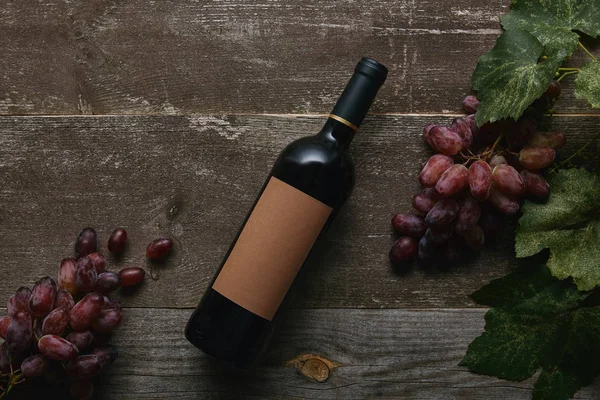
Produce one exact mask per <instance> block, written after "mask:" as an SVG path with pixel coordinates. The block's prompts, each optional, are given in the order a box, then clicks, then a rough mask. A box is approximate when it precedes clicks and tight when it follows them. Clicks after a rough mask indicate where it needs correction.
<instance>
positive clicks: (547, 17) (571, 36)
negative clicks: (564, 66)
mask: <svg viewBox="0 0 600 400" xmlns="http://www.w3.org/2000/svg"><path fill="white" fill-rule="evenodd" d="M511 10H512V11H511V12H510V13H508V14H506V15H504V16H503V17H502V18H501V22H502V26H503V27H504V29H506V30H510V29H523V30H525V31H527V32H529V33H531V34H532V35H534V36H535V37H536V38H537V39H538V40H539V41H540V42H541V43H542V44H543V45H544V46H546V48H548V49H554V50H560V49H563V50H566V51H567V55H571V54H573V52H574V51H575V50H576V49H577V43H578V42H579V35H578V34H577V33H576V32H574V31H580V32H583V33H585V34H587V35H590V36H592V37H597V36H600V2H598V0H513V2H512V4H511Z"/></svg>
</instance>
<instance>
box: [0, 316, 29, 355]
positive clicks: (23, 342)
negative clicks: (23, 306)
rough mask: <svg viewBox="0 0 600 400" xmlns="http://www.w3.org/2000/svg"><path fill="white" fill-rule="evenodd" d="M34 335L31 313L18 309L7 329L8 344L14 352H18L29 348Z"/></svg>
mask: <svg viewBox="0 0 600 400" xmlns="http://www.w3.org/2000/svg"><path fill="white" fill-rule="evenodd" d="M32 335H33V325H32V321H31V315H29V313H26V312H23V311H17V312H16V313H15V315H14V316H13V317H12V319H11V320H10V325H9V326H8V329H7V330H6V345H7V346H8V349H9V350H10V352H11V353H12V354H18V353H20V352H22V351H25V350H27V349H28V348H29V345H30V343H31V337H32Z"/></svg>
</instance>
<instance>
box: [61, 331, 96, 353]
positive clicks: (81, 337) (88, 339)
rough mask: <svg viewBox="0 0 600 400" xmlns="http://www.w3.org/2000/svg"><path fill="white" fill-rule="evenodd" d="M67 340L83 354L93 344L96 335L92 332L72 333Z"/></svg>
mask: <svg viewBox="0 0 600 400" xmlns="http://www.w3.org/2000/svg"><path fill="white" fill-rule="evenodd" d="M66 339H67V340H68V341H69V342H71V343H73V344H74V345H75V347H77V349H78V350H79V352H80V353H81V352H82V351H84V350H85V349H87V348H88V347H89V346H90V345H91V344H92V341H93V340H94V335H93V334H92V332H90V331H83V332H71V333H69V334H68V335H67V338H66Z"/></svg>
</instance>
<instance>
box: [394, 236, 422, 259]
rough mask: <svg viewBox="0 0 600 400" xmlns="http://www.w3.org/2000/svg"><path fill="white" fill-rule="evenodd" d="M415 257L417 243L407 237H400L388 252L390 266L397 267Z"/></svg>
mask: <svg viewBox="0 0 600 400" xmlns="http://www.w3.org/2000/svg"><path fill="white" fill-rule="evenodd" d="M416 255H417V241H416V240H415V239H414V238H412V237H408V236H402V237H401V238H400V239H398V240H397V241H396V243H394V246H392V249H391V250H390V260H391V261H392V264H395V265H398V264H402V263H404V262H407V261H410V260H412V259H413V258H415V256H416Z"/></svg>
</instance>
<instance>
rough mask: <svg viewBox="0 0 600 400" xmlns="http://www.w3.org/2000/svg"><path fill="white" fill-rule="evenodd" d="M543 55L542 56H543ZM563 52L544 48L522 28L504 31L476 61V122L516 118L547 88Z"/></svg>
mask: <svg viewBox="0 0 600 400" xmlns="http://www.w3.org/2000/svg"><path fill="white" fill-rule="evenodd" d="M543 56H545V57H543ZM565 57H566V52H565V51H564V50H559V51H556V52H553V53H548V52H547V51H545V48H544V46H543V45H542V44H541V43H540V42H539V40H537V39H536V38H535V37H534V36H533V35H531V34H530V33H528V32H525V31H523V30H518V29H516V30H510V31H506V32H504V33H503V34H502V35H500V37H499V38H498V40H497V41H496V45H495V46H494V48H493V49H492V50H491V51H490V52H489V53H486V54H484V55H482V56H481V57H480V58H479V60H478V61H477V66H476V67H475V71H474V72H473V76H472V82H471V83H472V86H473V89H474V90H476V91H477V96H478V97H479V100H481V105H480V106H479V109H478V110H477V115H476V116H475V121H476V122H477V125H483V124H484V123H486V122H488V121H491V122H494V121H497V120H500V119H503V118H507V117H511V118H513V119H518V118H519V117H520V116H521V115H522V114H523V111H525V109H526V108H527V107H528V106H529V105H530V104H531V103H532V102H533V101H534V100H535V99H537V98H538V97H540V96H541V95H542V94H543V93H544V92H545V91H546V89H547V88H548V85H549V84H550V81H551V80H552V78H553V77H554V74H555V73H556V71H557V69H558V67H559V66H560V65H561V64H562V62H563V60H564V58H565Z"/></svg>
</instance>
